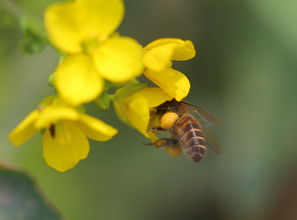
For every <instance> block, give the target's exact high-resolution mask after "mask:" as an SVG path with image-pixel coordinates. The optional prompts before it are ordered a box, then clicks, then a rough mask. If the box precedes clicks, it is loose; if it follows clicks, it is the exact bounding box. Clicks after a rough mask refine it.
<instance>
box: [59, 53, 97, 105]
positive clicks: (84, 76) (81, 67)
mask: <svg viewBox="0 0 297 220" xmlns="http://www.w3.org/2000/svg"><path fill="white" fill-rule="evenodd" d="M55 85H56V88H57V90H58V93H59V95H61V97H62V98H63V99H65V100H66V101H67V102H68V103H69V104H71V105H74V106H77V105H80V104H83V103H86V102H90V101H92V100H94V99H96V98H97V97H98V96H99V95H100V93H101V92H102V90H103V80H102V78H100V76H99V75H98V73H97V72H96V70H95V68H94V65H93V62H92V60H91V59H90V58H89V57H88V56H85V55H75V56H69V57H66V58H65V59H64V60H63V61H62V63H61V64H60V66H59V67H58V69H57V71H56V73H55Z"/></svg>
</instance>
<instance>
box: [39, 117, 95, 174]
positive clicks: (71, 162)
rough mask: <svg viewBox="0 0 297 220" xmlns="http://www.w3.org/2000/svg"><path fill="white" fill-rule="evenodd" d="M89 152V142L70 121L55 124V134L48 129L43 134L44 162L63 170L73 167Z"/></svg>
mask: <svg viewBox="0 0 297 220" xmlns="http://www.w3.org/2000/svg"><path fill="white" fill-rule="evenodd" d="M88 153H89V142H88V140H87V138H86V136H85V135H84V133H83V132H82V131H81V130H80V129H79V128H78V127H77V126H76V125H75V124H73V123H71V122H61V123H59V124H57V125H56V126H55V135H54V136H52V134H51V132H50V130H49V129H46V130H45V132H44V134H43V156H44V159H45V161H46V163H47V164H48V165H49V166H50V167H52V168H54V169H56V170H58V171H60V172H64V171H66V170H69V169H71V168H73V167H74V166H75V165H76V164H77V163H78V162H79V161H80V160H82V159H85V158H86V157H87V156H88Z"/></svg>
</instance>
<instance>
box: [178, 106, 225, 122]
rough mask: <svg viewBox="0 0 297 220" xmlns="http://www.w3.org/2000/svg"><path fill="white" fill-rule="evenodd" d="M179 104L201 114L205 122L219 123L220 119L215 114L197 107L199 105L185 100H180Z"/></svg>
mask: <svg viewBox="0 0 297 220" xmlns="http://www.w3.org/2000/svg"><path fill="white" fill-rule="evenodd" d="M181 104H182V105H183V107H184V108H185V109H189V110H191V111H194V112H196V113H198V114H199V115H200V116H201V118H203V119H204V120H205V121H207V122H212V123H221V120H220V119H219V118H218V117H217V116H215V115H213V114H211V113H209V112H207V111H205V110H203V109H202V108H199V107H197V106H195V105H191V104H189V103H186V102H181Z"/></svg>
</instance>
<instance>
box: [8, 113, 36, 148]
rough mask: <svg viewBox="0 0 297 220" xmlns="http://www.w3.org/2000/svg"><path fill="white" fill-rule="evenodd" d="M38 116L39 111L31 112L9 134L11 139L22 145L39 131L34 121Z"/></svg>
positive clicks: (17, 144) (14, 142) (15, 143)
mask: <svg viewBox="0 0 297 220" xmlns="http://www.w3.org/2000/svg"><path fill="white" fill-rule="evenodd" d="M37 117H38V111H37V110H35V111H33V112H31V113H30V114H29V115H28V116H27V117H26V118H25V119H24V120H23V121H22V122H21V123H20V124H19V125H18V126H17V127H16V128H15V129H13V130H12V131H11V132H10V133H9V135H8V138H9V140H10V141H11V142H12V143H13V144H14V145H16V146H20V145H22V144H23V143H24V142H26V141H27V140H28V139H30V138H31V137H32V136H33V135H34V134H35V133H36V132H37V131H38V129H36V128H35V127H34V122H35V120H36V118H37Z"/></svg>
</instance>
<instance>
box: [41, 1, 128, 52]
mask: <svg viewBox="0 0 297 220" xmlns="http://www.w3.org/2000/svg"><path fill="white" fill-rule="evenodd" d="M123 15H124V5H123V2H122V0H75V1H67V2H64V3H56V4H53V5H51V6H49V7H48V8H47V9H46V11H45V25H46V28H47V31H48V33H49V38H50V40H51V41H52V43H53V44H54V45H55V46H56V47H57V48H59V49H60V50H62V51H65V52H68V53H79V52H81V51H82V43H84V42H88V41H92V40H94V39H98V40H99V41H100V40H104V39H106V38H107V37H108V36H109V35H110V34H111V33H112V32H113V31H115V29H116V28H117V27H118V26H119V24H120V23H121V20H122V18H123Z"/></svg>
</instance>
